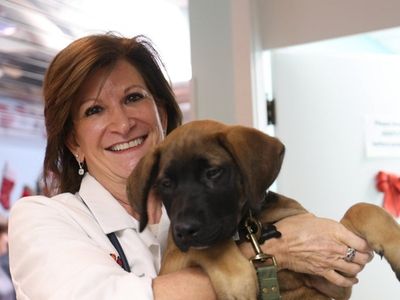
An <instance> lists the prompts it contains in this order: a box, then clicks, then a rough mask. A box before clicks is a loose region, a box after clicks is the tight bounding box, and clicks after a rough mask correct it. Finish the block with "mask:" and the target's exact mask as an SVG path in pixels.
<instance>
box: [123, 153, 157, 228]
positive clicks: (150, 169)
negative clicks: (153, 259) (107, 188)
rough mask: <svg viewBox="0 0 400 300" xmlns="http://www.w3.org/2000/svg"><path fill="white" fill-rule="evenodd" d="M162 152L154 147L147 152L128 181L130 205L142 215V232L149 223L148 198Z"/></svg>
mask: <svg viewBox="0 0 400 300" xmlns="http://www.w3.org/2000/svg"><path fill="white" fill-rule="evenodd" d="M159 161H160V152H159V151H158V148H154V149H153V150H152V151H151V152H149V153H147V154H146V155H145V156H143V157H142V159H141V160H140V161H139V163H138V164H137V165H136V167H135V169H133V171H132V173H131V174H130V175H129V177H128V181H127V195H128V200H129V203H130V205H131V206H132V207H133V209H134V210H135V211H137V212H138V213H139V215H140V226H139V231H140V232H142V231H143V230H144V228H145V227H146V225H147V222H148V220H149V216H148V215H147V199H148V196H149V193H150V189H151V187H152V186H153V184H154V181H155V179H156V178H157V174H158V165H159Z"/></svg>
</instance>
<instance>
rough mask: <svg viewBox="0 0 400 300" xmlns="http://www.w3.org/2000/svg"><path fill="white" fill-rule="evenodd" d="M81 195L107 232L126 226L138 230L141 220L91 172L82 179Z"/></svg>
mask: <svg viewBox="0 0 400 300" xmlns="http://www.w3.org/2000/svg"><path fill="white" fill-rule="evenodd" d="M79 196H80V197H81V198H82V200H83V201H84V203H85V204H86V206H87V207H88V208H89V210H90V211H91V213H92V214H93V216H94V217H95V219H96V220H97V222H98V223H99V225H100V227H101V228H102V230H103V231H104V233H105V234H108V233H110V232H115V231H119V230H123V229H126V228H133V229H135V230H138V228H139V222H138V221H137V220H136V219H134V218H133V217H132V216H131V215H129V214H128V212H127V211H126V210H125V209H124V208H123V207H122V206H121V204H119V203H118V201H117V200H116V199H115V198H114V197H113V196H112V195H111V194H110V192H108V191H107V190H106V189H105V188H104V187H103V186H102V185H101V184H100V183H99V182H98V181H97V180H96V179H95V178H94V177H93V176H91V175H90V174H89V173H86V174H85V176H84V177H83V179H82V183H81V187H80V189H79Z"/></svg>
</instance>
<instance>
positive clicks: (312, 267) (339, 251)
mask: <svg viewBox="0 0 400 300" xmlns="http://www.w3.org/2000/svg"><path fill="white" fill-rule="evenodd" d="M276 226H277V228H278V230H279V231H280V232H281V233H282V237H281V238H280V239H271V240H268V241H267V242H265V243H264V244H263V245H262V249H263V251H264V252H265V253H269V254H272V255H274V256H275V258H276V261H277V264H278V267H279V269H289V270H293V271H296V272H301V273H308V274H313V275H319V276H322V277H324V278H326V279H327V280H329V281H330V282H332V283H333V284H335V285H338V286H343V287H347V286H352V285H353V284H355V283H357V282H358V280H357V278H356V275H357V274H358V273H359V272H360V271H361V270H362V269H363V268H364V266H365V264H366V263H368V262H369V261H370V260H371V259H372V257H373V253H372V250H371V248H370V247H369V246H368V244H367V243H366V241H365V240H363V239H361V238H360V237H358V236H357V235H355V234H354V233H352V232H350V231H349V230H348V229H346V228H345V227H344V226H343V225H342V224H340V223H338V222H336V221H333V220H330V219H325V218H318V217H315V216H314V215H312V214H309V213H307V214H301V215H297V216H291V217H287V218H285V219H283V220H281V221H279V222H277V223H276ZM349 247H351V248H354V249H355V250H356V254H355V257H354V259H353V260H352V261H351V262H350V261H346V260H345V259H344V258H345V256H346V253H347V250H348V248H349ZM271 252H273V253H271ZM344 274H346V275H344Z"/></svg>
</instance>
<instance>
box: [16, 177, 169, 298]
mask: <svg viewBox="0 0 400 300" xmlns="http://www.w3.org/2000/svg"><path fill="white" fill-rule="evenodd" d="M79 196H80V197H81V198H82V199H83V200H84V202H85V203H86V205H87V206H86V205H85V203H83V201H82V199H81V198H80V197H79ZM79 196H78V195H74V194H71V193H64V194H60V195H57V196H55V197H52V198H48V197H44V196H31V197H26V198H22V199H20V200H18V201H17V203H16V204H15V205H14V206H13V208H12V210H11V214H10V219H9V251H10V269H11V275H12V278H13V283H14V286H15V289H16V293H17V299H18V300H25V299H30V300H47V299H54V300H64V299H65V300H67V299H68V300H71V299H82V300H83V299H93V300H102V299H107V300H110V299H113V300H114V299H137V300H139V299H153V292H152V279H153V278H154V277H155V276H156V275H157V273H158V271H159V268H160V261H161V252H162V251H163V249H164V247H165V244H166V240H167V233H168V227H169V219H168V217H167V214H166V212H165V209H164V208H163V214H162V217H161V221H160V224H159V227H158V233H157V234H156V235H154V234H153V232H152V231H150V230H149V228H148V227H146V229H145V230H144V231H143V232H142V233H139V230H138V225H139V224H138V222H137V221H136V220H135V219H134V218H132V217H131V216H130V215H129V214H128V213H127V212H126V211H125V209H124V208H123V207H122V206H121V205H120V204H119V203H118V202H117V201H116V199H115V198H114V197H113V196H112V195H111V194H110V193H109V192H108V191H107V190H106V189H105V188H104V187H103V186H102V185H100V183H99V182H97V181H96V179H94V178H93V177H92V176H90V175H89V174H86V175H85V177H84V178H83V180H82V184H81V188H80V190H79ZM110 232H116V235H117V237H118V239H119V242H120V243H121V245H122V248H123V250H124V252H125V255H126V257H127V260H128V263H129V265H130V268H131V273H128V272H125V271H124V270H123V269H122V268H121V267H120V266H119V265H118V264H117V263H116V262H115V260H114V259H113V258H112V256H111V255H110V254H114V255H118V253H117V251H116V250H115V249H114V247H113V245H112V244H111V242H110V241H109V239H108V238H107V236H106V234H107V233H110Z"/></svg>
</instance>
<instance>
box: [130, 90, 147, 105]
mask: <svg viewBox="0 0 400 300" xmlns="http://www.w3.org/2000/svg"><path fill="white" fill-rule="evenodd" d="M145 97H146V96H145V95H144V94H143V93H139V92H135V93H131V94H129V95H127V96H126V99H125V100H126V103H131V102H137V101H140V100H142V99H143V98H145Z"/></svg>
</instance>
